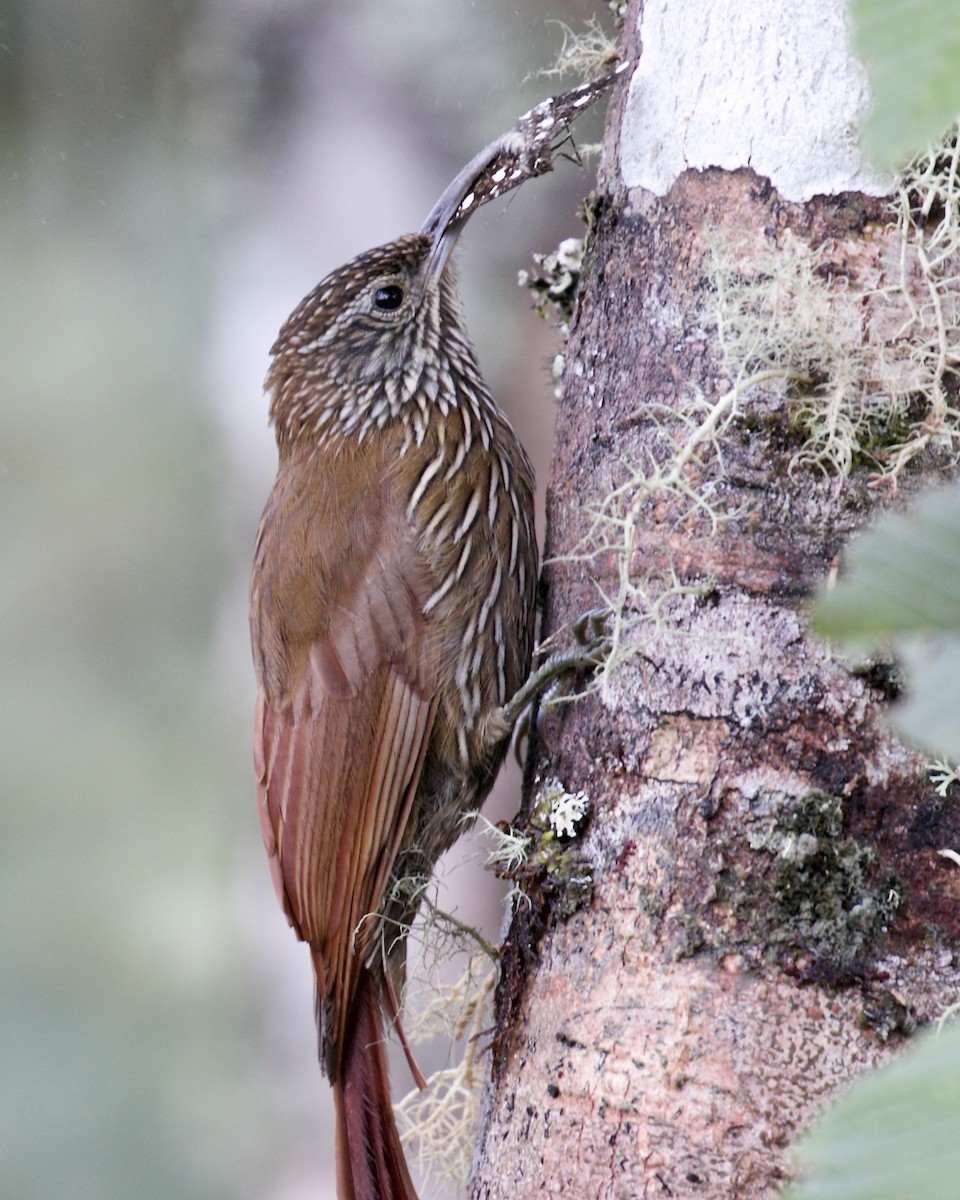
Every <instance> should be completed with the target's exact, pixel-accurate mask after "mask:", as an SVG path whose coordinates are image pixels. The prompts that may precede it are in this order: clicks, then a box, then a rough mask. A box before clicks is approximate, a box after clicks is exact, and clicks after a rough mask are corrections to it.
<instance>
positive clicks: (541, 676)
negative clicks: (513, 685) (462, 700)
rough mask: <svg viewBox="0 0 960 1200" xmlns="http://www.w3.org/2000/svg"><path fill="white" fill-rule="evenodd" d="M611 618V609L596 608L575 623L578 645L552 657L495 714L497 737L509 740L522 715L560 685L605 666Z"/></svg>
mask: <svg viewBox="0 0 960 1200" xmlns="http://www.w3.org/2000/svg"><path fill="white" fill-rule="evenodd" d="M608 616H609V609H606V608H594V609H590V610H589V612H585V613H583V614H582V615H581V616H579V617H578V618H577V619H576V621H574V623H573V626H572V630H573V636H574V642H575V644H574V645H572V646H569V647H567V649H566V650H558V651H557V652H556V653H555V654H551V655H550V657H549V658H548V659H547V660H546V662H544V663H541V665H540V666H539V667H537V669H536V670H535V671H532V672H531V673H530V675H529V676H528V677H527V679H526V681H525V682H524V683H523V684H522V685H521V686H520V687H519V688H518V689H517V691H516V692H515V693H514V694H513V695H512V696H511V697H510V699H509V700H508V701H507V702H506V704H502V705H501V706H500V707H499V708H498V709H495V710H494V712H493V713H492V714H491V717H490V732H491V733H492V734H493V735H494V737H496V731H497V730H499V731H500V737H506V736H508V735H509V734H510V732H511V730H512V729H513V727H514V726H515V725H516V723H517V721H518V719H519V718H520V716H521V714H522V713H523V712H524V711H525V710H526V709H527V708H529V707H530V706H531V705H532V704H533V703H534V701H536V700H538V699H539V698H540V697H541V696H543V695H544V694H545V693H547V692H549V691H551V690H552V688H553V686H554V685H555V684H556V683H557V682H558V681H560V680H563V679H568V678H569V677H570V676H571V675H576V674H577V672H578V671H583V670H585V669H586V668H587V667H599V666H602V664H603V663H604V662H605V661H606V658H607V655H608V654H609V653H610V648H611V646H612V644H613V643H612V639H611V637H610V635H609V634H608V633H607V632H606V630H605V628H604V626H605V622H606V619H607V617H608ZM497 740H499V739H497Z"/></svg>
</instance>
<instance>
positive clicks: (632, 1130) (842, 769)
mask: <svg viewBox="0 0 960 1200" xmlns="http://www.w3.org/2000/svg"><path fill="white" fill-rule="evenodd" d="M617 127H618V126H617V112H616V107H615V106H614V108H612V110H611V116H610V122H609V133H608V142H607V147H606V157H605V165H604V170H603V172H602V175H601V186H600V191H599V198H598V199H597V200H596V202H595V204H594V208H593V217H594V224H593V228H592V230H591V234H590V239H589V246H588V253H587V259H586V272H585V277H584V281H583V285H582V291H581V301H580V307H579V311H578V314H577V317H576V321H575V323H574V326H573V329H572V332H571V339H570V344H569V347H568V354H567V363H566V371H565V376H564V392H563V399H562V401H561V405H560V413H559V425H558V432H557V442H556V448H555V456H554V462H553V470H552V480H551V485H550V491H549V497H548V544H547V548H546V552H547V556H548V565H547V567H546V568H545V573H544V586H545V621H546V629H545V632H546V633H547V634H550V633H553V632H555V631H557V630H560V629H562V627H563V626H564V625H565V624H566V623H568V622H570V621H572V620H573V619H574V618H575V617H576V616H577V615H578V614H579V613H581V612H582V611H584V610H585V609H588V608H591V607H594V606H596V605H597V603H598V602H599V599H600V594H604V595H607V596H609V595H612V594H615V593H616V591H617V586H618V583H617V580H618V562H617V550H616V547H615V546H613V545H611V547H610V548H609V549H608V550H606V551H605V552H602V553H600V554H599V555H597V556H596V557H594V558H592V559H590V560H586V561H577V560H576V559H572V560H565V559H564V556H569V555H570V554H571V552H572V551H574V550H575V548H577V547H578V546H582V539H583V536H584V533H585V531H586V530H587V529H588V528H589V526H590V523H591V517H590V514H591V513H592V512H593V511H595V510H598V509H600V508H602V506H603V505H604V503H605V500H606V498H607V497H608V496H609V495H610V494H611V493H612V492H613V491H614V489H616V488H618V487H620V486H621V485H623V483H624V481H625V479H627V478H629V476H630V471H631V465H636V464H649V463H651V462H654V461H658V460H660V459H662V458H663V456H664V454H668V453H669V452H670V447H671V446H679V445H680V444H681V443H682V441H683V438H684V437H685V436H686V433H685V431H686V430H688V429H689V417H690V415H691V412H692V409H691V397H692V396H695V395H696V396H699V397H701V398H702V400H703V401H705V402H706V404H708V405H709V404H710V403H715V402H716V400H717V399H718V397H720V396H721V395H723V393H724V392H725V391H726V390H727V389H728V388H729V380H728V379H727V378H726V376H725V369H724V363H723V360H722V356H721V353H720V348H719V342H718V336H717V328H716V315H715V314H716V310H715V304H714V293H713V287H714V284H713V281H712V276H711V269H712V268H711V261H712V258H711V248H712V246H714V245H715V244H716V239H717V237H718V236H720V237H724V238H726V239H727V241H728V244H729V245H732V246H736V247H737V248H738V253H739V254H741V255H742V256H743V259H744V261H745V262H747V261H748V260H749V258H750V256H751V254H752V253H756V254H758V255H759V254H760V253H761V252H763V253H768V252H769V250H770V248H771V247H778V246H780V245H782V244H783V241H784V238H785V236H786V235H787V234H790V235H792V236H794V237H796V238H798V239H802V241H803V242H804V243H805V244H807V245H809V246H811V247H818V246H822V245H824V244H825V243H830V258H831V263H832V264H833V266H832V268H831V269H832V270H843V271H844V272H846V274H847V277H848V278H849V280H850V281H851V286H854V285H855V284H857V282H858V281H859V284H860V285H862V286H863V287H864V289H865V290H869V287H870V286H872V285H873V284H875V283H877V282H878V281H882V279H883V277H884V273H885V271H887V269H888V264H889V263H890V262H893V261H895V260H896V257H897V248H896V246H895V245H894V244H893V238H894V236H895V234H894V232H893V230H892V229H889V228H888V227H887V225H886V221H887V211H886V206H885V203H884V201H883V200H882V199H876V198H869V197H866V196H862V195H859V194H853V193H846V194H844V195H840V196H820V197H815V198H814V199H813V200H812V201H810V202H809V203H807V204H796V203H787V202H785V201H783V200H782V199H781V198H780V197H779V196H778V194H777V193H776V191H775V190H774V189H773V188H772V187H771V186H770V185H769V183H768V182H767V181H765V180H764V179H762V178H759V177H758V176H756V175H755V174H753V172H752V171H750V170H748V169H743V170H739V171H733V172H725V171H720V170H708V171H706V172H689V173H687V174H685V175H683V176H681V177H680V178H679V180H678V181H677V182H676V184H675V185H674V186H673V187H672V189H671V190H670V191H669V192H668V193H667V194H666V195H665V196H663V197H656V196H653V195H652V194H650V193H646V192H640V191H636V192H632V193H630V192H627V191H626V190H624V189H623V188H622V186H621V185H620V183H619V175H618V171H617V167H616V144H617V141H616V135H617ZM868 308H869V303H868V302H865V311H864V328H866V327H867V325H868V324H869V322H870V320H871V313H870V312H869V311H868ZM802 437H803V432H802V430H801V429H799V428H798V427H797V424H796V422H795V420H794V417H793V415H792V413H791V409H790V405H789V399H788V397H787V394H786V391H785V389H784V388H783V387H782V386H770V387H767V389H766V390H764V389H762V388H761V389H757V390H756V392H755V393H754V394H752V396H751V397H750V400H749V403H747V404H746V405H745V406H744V407H743V410H742V412H741V415H740V417H739V418H738V419H737V420H734V421H733V422H732V423H731V424H730V425H729V426H727V427H726V428H725V429H724V430H723V432H722V435H721V437H720V440H719V444H718V445H717V446H716V447H714V448H713V449H712V451H711V453H710V455H703V456H701V457H699V458H695V459H693V460H692V461H691V463H690V465H689V470H688V471H687V473H686V474H685V477H684V478H685V480H686V482H687V483H688V484H689V485H690V488H692V489H693V491H694V492H695V493H699V495H700V496H701V497H704V498H708V507H709V510H710V511H707V507H697V505H696V503H693V504H691V502H690V496H689V495H687V496H679V495H677V494H676V493H669V492H668V493H663V494H654V495H651V497H650V498H649V499H648V501H647V502H646V503H645V504H644V505H643V506H642V508H641V510H640V521H639V524H638V530H637V533H636V536H635V538H634V540H633V543H632V545H631V547H630V563H629V566H630V574H631V578H632V580H633V581H634V582H635V583H640V582H643V583H644V587H645V589H646V592H647V594H648V597H653V598H654V599H655V598H656V596H657V593H658V590H659V592H660V593H661V594H662V592H663V589H665V588H668V587H670V588H673V589H675V590H678V589H679V588H689V589H690V591H689V593H688V594H685V595H683V596H678V599H677V601H676V603H675V605H674V606H673V608H672V609H671V610H670V618H669V619H668V620H661V621H660V622H659V623H656V622H651V621H644V620H642V619H640V620H637V622H636V623H634V624H631V625H629V626H628V627H627V634H626V642H625V644H624V647H623V649H624V650H626V651H629V653H628V654H625V655H624V661H623V662H622V664H621V665H620V666H619V667H618V668H617V669H616V670H615V671H613V672H612V673H611V675H610V678H609V680H608V683H607V686H606V687H605V688H604V690H603V691H602V693H601V694H599V695H594V696H591V697H589V698H587V699H585V700H583V701H581V702H578V703H576V704H573V705H564V706H562V707H560V708H558V709H557V710H555V711H553V712H552V713H551V714H550V715H549V716H548V718H547V720H546V722H545V726H544V730H543V734H542V737H540V738H537V739H536V740H535V741H534V744H533V746H532V749H531V756H530V763H529V766H528V800H527V804H528V806H531V807H532V806H534V805H535V804H536V801H537V795H538V790H542V788H539V789H538V781H547V780H550V781H559V784H560V785H561V786H562V787H563V788H564V789H566V790H567V791H569V792H579V791H581V790H582V791H584V792H585V793H586V794H587V796H588V797H589V801H590V816H589V818H588V822H587V824H586V825H585V827H584V829H583V832H582V833H581V834H580V835H579V839H578V843H577V849H578V852H579V854H580V856H581V858H582V859H583V860H585V861H586V863H587V864H588V865H589V868H590V871H591V873H592V888H591V889H582V888H581V895H580V899H579V901H578V903H579V907H577V906H576V905H570V904H566V905H564V904H563V903H562V902H561V900H560V899H558V896H557V890H556V888H555V887H551V886H546V887H538V886H537V882H536V880H533V881H531V880H529V879H528V880H527V881H526V883H527V885H528V892H529V899H530V902H529V903H528V904H521V905H520V906H519V907H518V908H517V911H516V914H515V916H514V918H513V921H512V924H511V927H510V931H509V934H508V937H507V940H506V943H505V946H504V959H503V972H502V978H501V984H500V989H499V996H498V1023H497V1036H496V1042H495V1046H494V1058H493V1068H492V1078H491V1081H490V1084H489V1086H488V1089H487V1095H486V1098H485V1110H484V1117H483V1126H482V1129H481V1137H480V1143H479V1147H478V1152H477V1156H476V1159H475V1165H474V1176H473V1179H472V1183H471V1195H473V1196H474V1197H483V1198H485V1200H486V1198H489V1200H493V1198H495V1197H496V1198H499V1197H503V1198H504V1200H505V1198H507V1197H509V1198H511V1200H518V1198H523V1197H527V1196H534V1195H538V1196H539V1195H541V1194H547V1195H551V1194H566V1195H569V1196H598V1197H603V1198H614V1197H616V1198H621V1197H622V1198H623V1200H634V1198H636V1197H646V1196H651V1197H653V1196H657V1197H661V1196H673V1197H687V1196H690V1197H693V1196H696V1197H698V1198H703V1200H706V1198H716V1200H721V1198H722V1200H731V1198H736V1197H743V1198H747V1197H751V1198H753V1197H761V1196H766V1195H772V1194H774V1193H775V1192H776V1191H777V1190H778V1189H779V1187H780V1186H782V1184H783V1183H784V1181H786V1180H787V1179H789V1178H790V1176H791V1171H792V1167H791V1157H790V1148H791V1144H792V1143H793V1141H794V1140H795V1139H796V1137H797V1136H798V1134H799V1133H800V1132H801V1131H802V1130H803V1129H804V1128H805V1127H807V1126H808V1125H809V1123H810V1121H811V1120H812V1119H813V1118H814V1117H815V1115H816V1114H817V1112H818V1111H819V1110H820V1109H821V1108H822V1106H823V1105H824V1103H825V1102H827V1101H828V1100H829V1099H830V1098H831V1097H832V1096H833V1095H834V1094H835V1093H836V1092H837V1091H838V1089H840V1088H841V1087H842V1086H844V1085H845V1084H847V1083H848V1082H849V1081H850V1080H851V1079H852V1078H853V1077H855V1076H856V1075H857V1074H859V1073H860V1072H862V1071H864V1070H866V1069H868V1068H870V1067H872V1066H874V1065H876V1064H877V1063H879V1062H881V1061H883V1060H884V1059H886V1058H887V1057H888V1056H890V1055H891V1054H893V1053H895V1052H896V1050H897V1049H898V1047H899V1046H900V1045H901V1044H902V1042H903V1040H904V1038H905V1037H907V1036H908V1035H909V1033H910V1031H911V1030H912V1029H913V1028H914V1027H915V1025H916V1024H917V1023H918V1022H920V1023H922V1022H924V1021H928V1020H930V1019H931V1018H933V1017H934V1016H935V1015H936V1014H937V1013H938V1012H939V1011H941V1010H942V1008H943V1007H944V1006H945V1005H946V1004H947V1003H949V1002H950V1001H952V1000H954V999H955V990H956V982H957V971H956V967H955V965H954V958H953V951H952V949H951V947H952V946H953V945H955V944H956V940H957V937H958V936H960V903H958V901H960V894H958V892H960V889H958V885H957V879H956V876H955V874H953V873H951V871H950V870H949V869H947V868H946V867H945V864H944V863H943V860H941V859H938V857H937V855H936V851H937V850H938V849H939V848H940V847H941V846H943V845H954V846H956V845H958V844H960V818H958V815H957V813H956V811H955V809H954V808H953V807H952V806H950V805H948V804H947V803H946V802H944V801H942V800H940V799H939V798H938V797H937V795H936V793H935V792H934V790H933V788H932V786H931V784H930V782H929V779H928V777H927V774H926V771H925V769H924V763H923V760H922V759H921V758H920V757H918V756H917V755H916V754H915V753H913V752H912V751H911V750H909V749H908V748H906V747H904V746H903V745H901V744H899V743H898V742H897V741H896V740H895V739H894V738H893V737H892V736H891V734H890V733H889V731H888V729H887V727H886V725H885V724H884V721H883V710H884V708H885V706H886V705H887V704H888V703H889V702H890V700H891V698H892V697H894V696H895V693H896V688H897V682H896V677H895V673H892V672H891V671H889V670H887V669H885V668H884V667H883V665H882V664H881V665H879V666H877V665H876V664H874V666H873V667H872V668H871V669H869V670H861V671H854V670H851V669H850V668H849V667H848V666H847V665H845V664H844V663H843V662H841V661H839V660H838V659H837V658H835V657H834V655H833V654H832V653H831V650H830V648H829V647H828V646H826V645H824V644H823V643H822V642H821V641H819V640H818V639H817V638H816V637H815V636H814V635H813V634H812V633H811V631H810V628H809V625H808V621H807V616H806V604H807V601H808V600H809V598H810V596H811V594H812V592H813V591H814V589H816V588H817V587H818V586H819V585H821V584H822V583H823V581H824V580H825V579H826V578H827V577H828V575H829V574H830V572H831V571H832V570H834V569H835V568H836V565H837V561H838V555H839V553H840V551H841V548H842V546H843V545H844V543H845V542H846V541H847V539H848V538H850V537H851V535H853V534H854V533H855V532H856V530H857V529H859V528H860V527H861V526H862V525H863V524H864V523H865V522H866V521H867V520H869V518H870V517H871V515H872V514H873V512H874V510H875V509H876V507H877V505H878V504H879V503H880V502H881V501H884V502H885V501H887V500H888V499H889V497H890V490H889V489H884V488H879V489H878V488H875V487H872V486H871V483H872V482H873V480H872V477H871V469H870V467H869V466H868V465H866V464H863V465H858V466H856V467H855V469H854V471H853V473H852V474H851V476H850V477H848V478H844V479H838V478H836V477H834V476H830V475H826V474H824V473H822V472H821V471H819V470H817V469H815V468H803V467H797V466H796V452H797V448H798V444H799V441H800V440H802ZM714 451H718V452H714ZM948 470H949V468H948V466H947V464H946V461H945V460H944V459H943V458H940V457H938V456H937V455H936V454H935V453H934V452H933V451H932V450H931V451H925V452H924V453H922V454H920V455H918V456H917V458H916V459H914V460H913V462H911V464H910V466H909V468H907V470H906V471H905V472H904V473H903V474H902V475H901V478H900V481H899V484H900V490H899V497H902V496H904V495H909V494H911V493H912V492H913V491H914V490H916V489H917V488H919V487H920V486H922V485H923V484H924V483H925V482H929V481H930V480H931V479H932V478H939V477H942V476H943V475H944V474H945V473H947V472H948ZM899 497H898V498H899ZM718 517H719V518H720V519H719V522H717V520H716V519H717V518H718ZM551 558H552V560H553V561H550V559H551ZM598 587H599V593H598ZM551 786H554V785H553V784H552V783H551ZM571 908H572V909H574V911H572V913H571Z"/></svg>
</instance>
